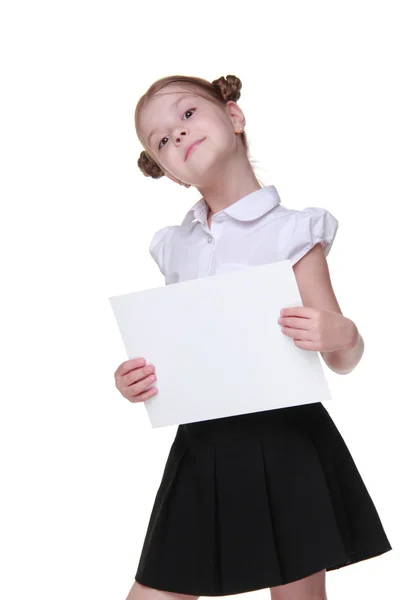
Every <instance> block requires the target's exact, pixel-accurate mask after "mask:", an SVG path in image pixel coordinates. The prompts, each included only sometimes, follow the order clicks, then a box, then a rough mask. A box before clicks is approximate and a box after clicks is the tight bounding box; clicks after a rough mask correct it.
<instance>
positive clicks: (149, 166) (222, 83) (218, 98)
mask: <svg viewBox="0 0 400 600" xmlns="http://www.w3.org/2000/svg"><path fill="white" fill-rule="evenodd" d="M170 84H182V85H184V86H186V87H194V88H195V93H196V94H198V95H199V96H202V97H203V98H205V99H206V100H209V101H211V102H214V103H215V104H217V105H224V104H226V102H229V100H233V102H237V101H238V100H239V98H240V90H241V88H242V82H241V81H240V79H239V78H238V77H236V76H235V75H227V76H226V77H219V79H214V81H212V82H211V83H210V82H209V81H207V80H206V79H201V78H200V77H189V76H185V75H172V76H170V77H163V78H162V79H158V80H157V81H155V82H154V83H153V84H152V85H151V86H150V87H149V89H148V90H147V92H146V93H145V94H144V95H143V96H142V97H141V98H140V100H139V102H138V103H137V105H136V109H135V128H136V132H137V135H138V137H139V139H140V141H141V143H142V145H143V147H146V145H145V143H144V140H142V139H141V138H140V135H139V133H138V131H139V127H138V124H139V115H140V111H141V110H142V108H143V107H144V106H145V105H146V103H147V102H148V101H149V100H150V98H152V97H153V96H154V95H155V94H156V93H157V92H159V91H160V90H161V89H163V88H164V87H166V86H167V85H170ZM240 137H241V139H242V142H243V145H244V147H245V148H246V151H247V152H248V150H249V148H248V142H247V137H246V134H245V132H244V131H243V132H242V133H241V134H240ZM137 164H138V167H139V169H140V170H141V171H142V173H143V174H144V175H145V176H146V177H152V178H153V179H159V178H160V177H163V175H164V174H165V173H164V170H163V168H162V167H161V165H160V163H159V162H158V161H157V160H156V158H155V157H154V156H153V155H152V153H151V152H150V150H143V151H142V152H141V153H140V156H139V159H138V161H137Z"/></svg>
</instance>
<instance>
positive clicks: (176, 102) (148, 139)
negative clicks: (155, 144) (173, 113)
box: [147, 94, 193, 145]
mask: <svg viewBox="0 0 400 600" xmlns="http://www.w3.org/2000/svg"><path fill="white" fill-rule="evenodd" d="M192 96H193V94H185V95H184V96H180V98H178V100H175V102H174V103H173V104H171V107H173V108H175V107H176V106H178V104H179V102H181V100H186V99H187V98H191V97H192ZM154 134H155V130H153V131H151V133H150V135H149V137H148V138H147V142H148V144H149V145H150V138H151V137H152V136H153V135H154Z"/></svg>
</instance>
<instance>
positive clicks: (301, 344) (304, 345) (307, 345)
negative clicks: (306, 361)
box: [293, 340, 318, 351]
mask: <svg viewBox="0 0 400 600" xmlns="http://www.w3.org/2000/svg"><path fill="white" fill-rule="evenodd" d="M293 342H294V343H295V344H296V346H297V347H298V348H301V349H302V350H314V351H317V350H318V345H317V344H316V343H315V342H311V341H308V340H293Z"/></svg>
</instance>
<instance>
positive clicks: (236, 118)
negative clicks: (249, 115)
mask: <svg viewBox="0 0 400 600" xmlns="http://www.w3.org/2000/svg"><path fill="white" fill-rule="evenodd" d="M225 107H226V110H227V112H228V115H229V116H230V118H231V120H232V124H233V127H234V130H235V133H239V132H240V130H242V131H243V129H244V128H245V125H246V118H245V116H244V114H243V111H242V109H241V108H240V106H238V104H236V102H234V101H233V100H229V101H228V102H227V103H226V104H225Z"/></svg>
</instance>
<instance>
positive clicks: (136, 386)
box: [124, 374, 156, 396]
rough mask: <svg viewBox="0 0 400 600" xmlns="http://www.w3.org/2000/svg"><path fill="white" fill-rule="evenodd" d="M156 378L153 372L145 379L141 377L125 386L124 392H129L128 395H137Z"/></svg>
mask: <svg viewBox="0 0 400 600" xmlns="http://www.w3.org/2000/svg"><path fill="white" fill-rule="evenodd" d="M155 380H156V376H155V375H154V374H152V375H149V376H148V377H146V378H145V379H141V380H140V381H138V382H137V383H133V384H132V385H130V386H129V387H127V388H124V393H125V394H129V395H130V396H137V395H138V394H140V393H141V392H144V391H145V390H146V388H148V387H149V385H152V384H153V383H154V382H155Z"/></svg>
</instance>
